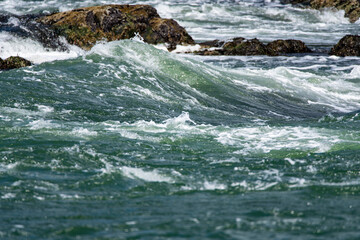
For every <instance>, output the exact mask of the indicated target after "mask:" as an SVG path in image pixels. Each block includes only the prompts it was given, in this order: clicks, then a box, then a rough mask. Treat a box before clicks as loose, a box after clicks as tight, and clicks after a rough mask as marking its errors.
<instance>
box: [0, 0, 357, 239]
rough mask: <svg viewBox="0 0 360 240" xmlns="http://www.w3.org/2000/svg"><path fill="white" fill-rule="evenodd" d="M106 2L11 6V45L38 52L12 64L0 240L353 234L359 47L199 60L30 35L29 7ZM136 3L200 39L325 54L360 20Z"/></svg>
mask: <svg viewBox="0 0 360 240" xmlns="http://www.w3.org/2000/svg"><path fill="white" fill-rule="evenodd" d="M102 3H104V4H105V3H110V2H106V1H105V2H104V1H101V2H100V1H81V2H80V1H70V0H68V1H62V2H59V1H20V2H18V1H11V0H8V1H2V2H0V9H2V10H1V11H2V13H1V14H2V16H4V17H1V22H2V25H0V30H1V31H0V57H1V58H6V57H9V56H16V55H19V56H22V57H25V58H27V59H29V60H31V61H32V62H33V63H35V65H33V66H31V67H26V68H21V69H16V70H11V71H4V72H0V183H1V184H0V212H1V215H0V238H1V239H73V238H77V239H132V238H133V239H250V238H251V239H357V237H358V234H357V233H358V232H359V230H360V229H359V226H360V225H359V224H358V223H359V222H360V219H359V216H360V212H359V210H358V209H359V208H358V206H359V204H358V198H359V194H360V179H359V171H360V165H359V161H358V159H359V156H360V135H359V131H360V115H359V109H360V68H359V64H360V59H359V58H356V57H352V58H338V57H334V56H328V55H326V54H310V55H294V56H289V57H285V56H278V57H268V56H194V55H188V54H175V53H169V52H167V51H164V50H163V49H164V46H152V45H148V44H146V43H144V42H142V41H141V39H139V38H138V37H135V38H134V39H131V40H122V41H115V42H110V43H105V42H99V43H97V44H96V45H95V47H94V48H93V49H92V50H90V51H88V52H86V51H84V50H81V49H79V48H77V47H75V46H71V45H69V44H68V43H66V41H65V40H63V39H58V38H55V39H58V41H59V44H60V45H61V46H64V47H65V48H66V49H67V50H66V51H62V50H63V49H58V48H56V47H55V49H54V48H51V47H49V46H44V45H43V44H41V43H40V42H39V40H38V38H37V37H36V36H34V35H31V34H29V32H28V31H26V29H28V30H29V28H30V29H33V28H32V27H33V25H31V24H30V25H31V26H30V25H29V22H27V21H25V20H24V19H25V17H24V15H26V14H44V13H46V12H52V11H58V10H60V11H63V10H69V9H73V8H76V7H82V6H89V5H97V4H102ZM112 3H113V2H112ZM115 3H120V2H115ZM121 3H124V2H123V1H121ZM125 3H130V4H131V3H135V2H134V1H126V2H125ZM136 3H148V4H151V5H153V6H154V7H156V8H157V10H158V12H159V14H160V15H161V16H163V17H170V18H174V19H176V20H177V21H179V23H180V24H181V25H183V26H185V27H186V29H187V30H188V31H189V33H190V34H191V35H193V36H194V39H195V40H198V41H200V40H211V39H215V38H217V39H220V40H226V39H228V38H230V37H235V36H242V37H247V38H251V37H254V36H256V37H258V38H259V39H260V40H262V41H268V40H269V41H270V40H271V41H272V40H275V39H278V38H285V36H293V38H295V39H300V40H304V41H305V43H307V44H309V45H310V47H311V48H312V49H322V50H324V51H326V50H328V49H329V48H330V47H331V45H333V44H335V43H336V42H337V41H338V39H339V38H341V36H342V35H345V33H348V32H351V33H353V34H356V33H357V31H358V30H357V27H356V25H351V24H349V23H348V21H347V19H345V18H344V17H343V16H342V15H341V13H338V12H332V11H328V10H325V11H322V12H318V11H313V10H308V9H296V8H292V7H290V6H284V5H279V4H278V3H276V2H265V4H263V3H261V4H260V3H259V2H258V1H252V2H250V1H195V2H193V1H192V2H181V1H142V2H136ZM14 14H15V15H14ZM2 19H5V20H4V21H2ZM26 24H28V25H26ZM21 33H24V34H21ZM286 38H287V37H286ZM56 44H57V43H56ZM56 46H59V45H56Z"/></svg>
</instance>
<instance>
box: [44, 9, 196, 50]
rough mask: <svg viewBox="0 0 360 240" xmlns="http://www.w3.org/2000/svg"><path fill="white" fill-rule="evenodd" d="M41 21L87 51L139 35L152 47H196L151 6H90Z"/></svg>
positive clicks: (182, 31) (180, 29)
mask: <svg viewBox="0 0 360 240" xmlns="http://www.w3.org/2000/svg"><path fill="white" fill-rule="evenodd" d="M38 21H39V22H41V23H43V24H46V25H50V26H51V27H52V28H53V29H55V30H56V31H57V32H58V34H59V35H62V36H65V38H66V39H67V40H68V42H69V43H70V44H75V45H77V46H79V47H81V48H83V49H85V50H89V49H91V48H92V47H93V46H94V45H95V43H96V42H97V41H101V40H107V41H114V40H120V39H129V38H132V37H134V36H135V35H136V33H138V34H139V35H140V36H141V37H143V38H144V41H145V42H147V43H151V44H159V43H165V44H167V46H168V48H169V49H170V50H171V49H174V48H175V46H176V45H177V44H194V40H193V39H192V38H191V36H190V35H189V34H188V33H187V32H186V30H185V29H184V28H183V27H181V26H180V25H179V24H178V23H177V22H176V21H175V20H172V19H163V18H161V17H160V16H159V15H158V13H157V11H156V9H155V8H153V7H151V6H149V5H104V6H95V7H86V8H80V9H75V10H71V11H67V12H60V13H55V14H51V15H48V16H44V17H41V18H39V19H38Z"/></svg>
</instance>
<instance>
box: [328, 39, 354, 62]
mask: <svg viewBox="0 0 360 240" xmlns="http://www.w3.org/2000/svg"><path fill="white" fill-rule="evenodd" d="M330 55H336V56H340V57H346V56H360V36H359V35H346V36H345V37H343V38H342V39H340V41H339V42H338V43H337V44H336V45H335V46H334V47H333V48H332V49H331V50H330Z"/></svg>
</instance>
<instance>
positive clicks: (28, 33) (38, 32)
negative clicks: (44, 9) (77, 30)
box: [0, 15, 67, 51]
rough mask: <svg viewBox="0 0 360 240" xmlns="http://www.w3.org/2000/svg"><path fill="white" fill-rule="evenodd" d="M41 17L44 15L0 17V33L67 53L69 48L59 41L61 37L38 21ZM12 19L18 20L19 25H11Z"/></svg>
mask: <svg viewBox="0 0 360 240" xmlns="http://www.w3.org/2000/svg"><path fill="white" fill-rule="evenodd" d="M40 16H43V15H23V16H17V15H0V31H2V32H3V31H4V32H9V33H11V34H14V35H17V36H19V37H22V38H31V39H34V40H36V41H39V42H40V43H42V44H43V45H44V47H46V48H51V49H56V50H60V51H66V50H67V47H66V46H65V44H64V43H62V42H61V41H60V40H59V35H58V34H57V33H56V32H55V31H54V30H52V29H50V27H49V26H47V25H44V24H41V23H39V22H37V21H36V19H37V18H38V17H40ZM10 18H13V19H16V21H17V22H18V24H10V23H9V19H10Z"/></svg>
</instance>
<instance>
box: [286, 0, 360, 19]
mask: <svg viewBox="0 0 360 240" xmlns="http://www.w3.org/2000/svg"><path fill="white" fill-rule="evenodd" d="M281 2H282V3H284V4H289V3H290V4H293V5H304V6H308V7H311V8H314V9H321V8H336V9H338V10H344V11H345V17H348V18H349V20H350V22H352V23H354V22H356V21H357V20H358V19H359V17H360V1H359V0H281Z"/></svg>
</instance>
